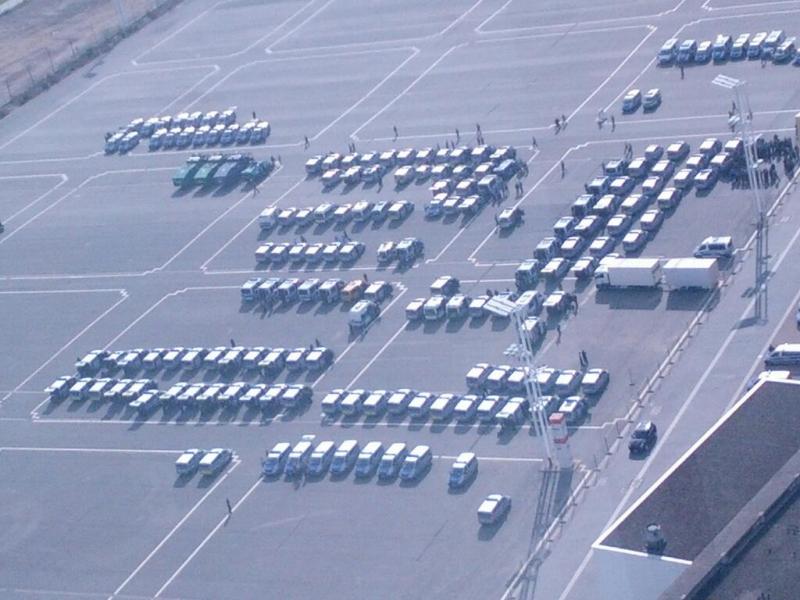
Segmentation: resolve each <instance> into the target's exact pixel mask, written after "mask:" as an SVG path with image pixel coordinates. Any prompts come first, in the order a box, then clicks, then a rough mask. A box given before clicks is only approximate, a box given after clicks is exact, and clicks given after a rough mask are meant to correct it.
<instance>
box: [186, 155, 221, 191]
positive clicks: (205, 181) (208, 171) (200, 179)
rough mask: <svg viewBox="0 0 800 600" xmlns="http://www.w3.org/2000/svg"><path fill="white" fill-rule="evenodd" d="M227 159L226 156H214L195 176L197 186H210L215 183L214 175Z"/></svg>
mask: <svg viewBox="0 0 800 600" xmlns="http://www.w3.org/2000/svg"><path fill="white" fill-rule="evenodd" d="M225 160H226V158H225V155H224V154H213V155H212V156H209V157H208V160H207V161H206V162H205V163H203V165H202V166H201V167H200V168H199V169H198V170H197V172H196V173H195V174H194V177H193V180H194V183H196V184H197V185H209V184H210V183H211V182H212V181H214V174H215V173H216V172H217V169H219V168H220V167H221V166H222V164H223V163H224V162H225Z"/></svg>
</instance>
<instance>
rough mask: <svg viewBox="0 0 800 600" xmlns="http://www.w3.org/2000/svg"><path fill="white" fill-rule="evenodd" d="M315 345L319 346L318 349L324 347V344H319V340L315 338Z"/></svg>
mask: <svg viewBox="0 0 800 600" xmlns="http://www.w3.org/2000/svg"><path fill="white" fill-rule="evenodd" d="M314 343H315V344H316V345H317V348H319V347H320V346H322V344H320V343H319V338H314Z"/></svg>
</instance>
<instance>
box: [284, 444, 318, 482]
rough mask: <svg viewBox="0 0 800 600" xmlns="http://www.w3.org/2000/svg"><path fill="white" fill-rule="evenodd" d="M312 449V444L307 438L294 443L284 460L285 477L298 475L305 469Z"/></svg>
mask: <svg viewBox="0 0 800 600" xmlns="http://www.w3.org/2000/svg"><path fill="white" fill-rule="evenodd" d="M312 449H313V445H312V444H311V442H310V441H309V440H303V441H301V442H297V443H296V444H295V445H294V448H292V451H291V452H290V453H289V458H288V459H287V460H286V467H285V469H284V472H285V473H286V476H287V477H293V476H295V475H299V474H301V473H302V472H303V471H304V470H305V468H306V464H308V459H309V457H310V456H311V451H312Z"/></svg>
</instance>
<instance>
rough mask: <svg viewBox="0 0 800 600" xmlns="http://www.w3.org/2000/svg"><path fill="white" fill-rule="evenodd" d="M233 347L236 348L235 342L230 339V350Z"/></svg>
mask: <svg viewBox="0 0 800 600" xmlns="http://www.w3.org/2000/svg"><path fill="white" fill-rule="evenodd" d="M235 347H236V341H235V340H234V339H233V338H231V348H235Z"/></svg>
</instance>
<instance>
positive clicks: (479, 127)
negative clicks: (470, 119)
mask: <svg viewBox="0 0 800 600" xmlns="http://www.w3.org/2000/svg"><path fill="white" fill-rule="evenodd" d="M475 131H477V132H478V135H481V124H480V123H475Z"/></svg>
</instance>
